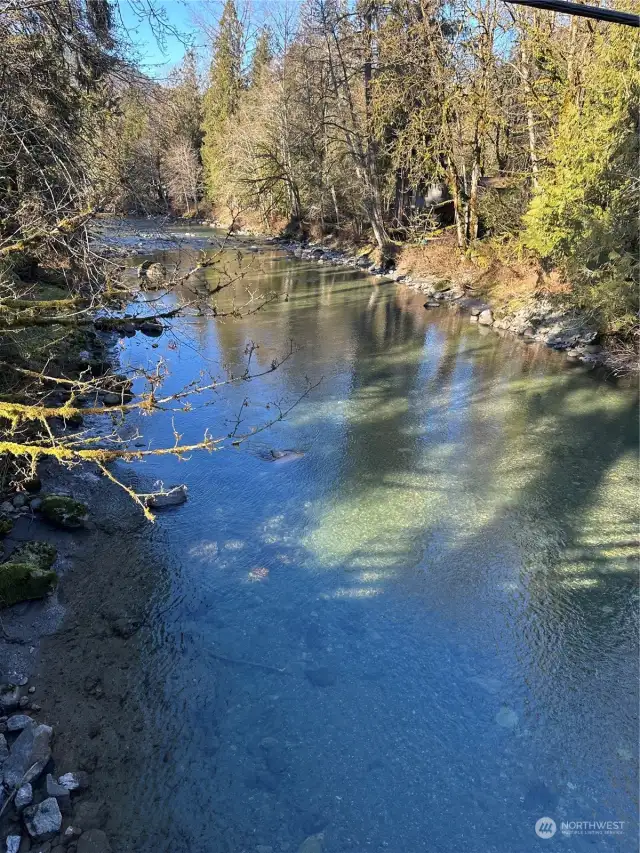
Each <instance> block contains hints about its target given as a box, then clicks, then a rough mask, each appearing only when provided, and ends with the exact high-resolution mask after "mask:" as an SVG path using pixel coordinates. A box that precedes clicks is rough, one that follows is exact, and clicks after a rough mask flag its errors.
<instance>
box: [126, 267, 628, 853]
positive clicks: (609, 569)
mask: <svg viewBox="0 0 640 853" xmlns="http://www.w3.org/2000/svg"><path fill="white" fill-rule="evenodd" d="M233 262H234V261H233V258H230V259H229V264H230V265H232V264H233ZM251 290H256V291H258V292H259V293H263V294H265V293H267V292H269V291H272V290H275V291H277V292H279V293H280V294H281V295H283V294H287V296H288V298H287V299H286V300H284V299H282V300H280V301H279V302H278V303H277V304H271V305H268V306H267V307H265V308H264V309H263V310H261V311H260V312H259V313H257V314H255V315H253V316H252V317H250V318H246V319H242V320H236V321H231V320H227V321H224V322H218V323H214V322H212V321H211V320H210V319H207V318H205V317H198V318H191V319H189V320H188V321H185V322H184V323H182V324H180V325H179V326H178V328H177V329H176V330H175V333H174V335H173V336H165V337H163V338H162V339H160V345H159V348H158V350H155V351H151V350H149V351H148V356H149V359H150V360H151V359H155V358H156V357H157V355H161V356H162V357H163V358H165V359H166V361H167V363H168V364H169V366H170V370H171V376H170V379H169V383H168V384H169V387H170V388H179V387H181V386H182V385H184V384H186V383H187V382H188V381H190V380H191V379H192V378H193V376H194V374H197V372H198V371H199V370H200V369H206V370H207V371H211V370H214V371H215V370H221V369H222V365H231V366H235V367H239V366H240V365H241V364H242V360H243V352H244V349H245V346H246V343H247V341H248V340H250V339H251V340H255V341H257V342H258V343H259V344H260V349H259V350H258V358H259V364H260V365H263V366H264V365H268V364H269V362H270V360H271V359H272V358H273V357H274V356H277V355H278V354H279V353H281V352H282V351H283V350H285V349H286V347H287V345H288V342H289V341H291V340H293V341H295V343H296V345H297V346H298V347H299V349H297V350H296V351H295V353H294V355H293V356H292V357H291V358H290V359H289V360H288V361H286V362H285V363H284V364H283V365H282V367H281V369H279V370H278V371H277V372H276V373H274V374H271V375H269V376H267V377H264V378H263V379H261V380H259V381H258V382H256V383H252V384H251V385H249V386H242V387H238V388H232V389H231V390H230V392H229V394H225V395H224V397H223V396H222V395H221V396H220V397H216V398H214V399H213V400H212V401H211V402H212V403H214V404H213V405H210V406H206V407H204V408H201V409H198V410H197V411H194V412H192V413H191V414H189V415H177V416H176V417H175V423H174V424H172V423H171V419H170V418H168V417H163V416H155V417H154V418H152V419H149V420H147V421H145V423H144V424H143V426H144V433H145V437H146V438H150V439H152V441H153V444H154V445H157V444H159V443H160V442H162V441H166V440H167V439H169V440H170V438H171V435H172V430H173V428H174V427H175V428H176V429H178V431H179V432H180V433H182V434H183V435H184V439H185V441H190V440H197V438H198V436H199V435H201V434H202V432H203V431H204V429H205V428H208V429H209V430H210V432H211V433H212V434H214V435H218V434H224V432H225V430H226V429H227V428H228V423H229V419H230V418H233V417H234V414H235V413H236V412H237V409H238V406H239V404H241V402H242V400H243V399H244V397H245V396H248V399H249V406H248V408H247V415H246V416H247V417H248V418H252V419H254V421H256V422H257V421H259V420H260V419H261V418H262V417H264V416H265V412H266V411H267V410H265V408H264V407H265V406H266V404H268V403H269V402H270V401H273V400H286V399H290V398H292V397H295V396H296V395H297V394H298V393H299V391H300V389H301V388H302V387H304V384H305V380H306V378H307V377H308V378H309V379H311V380H312V381H314V382H315V381H317V380H319V379H322V382H321V384H320V385H319V386H318V388H317V389H316V390H315V391H314V392H313V394H312V395H311V396H309V397H308V398H306V399H305V400H304V401H303V402H302V403H301V404H300V406H299V407H298V408H296V409H295V410H294V412H293V413H292V415H291V417H290V418H289V419H288V420H287V421H286V422H284V423H280V424H277V425H276V426H275V427H274V428H273V429H272V430H271V431H270V432H268V433H265V434H261V435H260V436H259V437H257V438H256V439H255V440H254V441H253V442H249V444H248V446H247V447H246V449H245V450H243V451H241V452H229V453H224V454H213V455H211V456H204V457H198V458H197V459H195V458H194V459H193V460H192V461H191V462H190V463H189V464H188V465H184V464H182V463H180V462H179V461H177V460H168V459H162V460H155V461H152V462H150V463H149V464H148V465H145V467H144V469H143V471H142V470H141V473H144V475H145V476H152V477H154V478H156V477H157V478H161V479H163V480H164V481H165V482H167V483H172V482H177V481H180V482H183V481H184V482H186V483H187V484H188V486H189V493H190V496H191V498H190V501H189V502H188V504H187V505H185V506H184V507H182V508H181V509H180V511H179V512H176V513H174V514H171V515H166V516H164V517H163V520H162V524H161V525H160V526H159V527H158V530H157V532H154V536H155V537H156V543H155V544H156V547H157V549H158V551H159V553H161V554H162V555H163V564H164V569H163V571H162V574H161V576H160V577H159V583H158V593H157V600H156V601H155V602H154V607H155V612H156V613H157V616H156V618H155V620H154V621H152V623H151V624H152V626H153V629H152V631H151V632H150V634H149V637H148V642H147V646H146V649H145V660H144V667H145V684H146V685H147V689H148V690H149V691H150V694H151V695H154V696H155V697H156V698H155V699H154V701H153V702H149V703H147V709H148V719H147V721H146V723H147V725H146V727H145V734H143V735H142V736H141V738H140V740H139V742H138V743H136V744H135V745H134V746H133V747H132V749H134V750H135V749H137V750H138V751H139V753H140V766H141V767H144V771H143V774H142V778H141V779H140V778H136V779H133V780H132V779H123V778H119V777H117V774H116V775H115V776H114V783H113V785H114V791H113V797H114V798H117V800H118V803H119V807H118V809H117V810H114V811H115V812H116V815H115V816H112V819H111V820H112V826H111V827H110V829H111V831H112V833H113V835H114V836H117V837H119V838H121V839H123V841H122V842H121V844H122V849H123V850H124V849H135V850H138V851H142V853H146V851H151V850H154V849H175V850H189V851H190V853H199V851H211V850H216V851H220V853H225V851H229V853H238V851H240V850H255V849H257V846H258V845H266V846H269V847H271V848H272V849H273V851H283V853H284V851H287V850H294V851H295V850H297V848H298V846H299V845H300V843H301V842H302V840H303V839H304V837H305V836H306V835H309V834H312V833H315V832H320V831H323V832H324V833H325V839H324V849H325V851H326V853H339V852H340V853H344V851H349V850H354V851H364V850H379V851H383V850H385V851H393V853H414V851H415V853H418V851H422V850H426V849H428V850H434V851H435V850H438V851H456V853H457V852H458V851H462V850H464V851H469V853H475V851H477V853H489V851H500V853H503V851H515V850H537V849H546V848H545V847H544V845H545V844H547V845H548V844H549V843H553V842H548V841H545V840H539V839H538V838H537V837H536V836H535V833H534V831H533V825H534V823H535V820H536V819H537V818H538V817H540V816H542V815H543V814H545V815H546V814H549V815H551V816H553V817H555V819H556V820H558V821H560V820H563V819H564V820H581V819H582V820H586V819H594V818H595V819H601V820H603V819H617V820H624V821H627V825H626V830H625V833H624V835H623V836H620V837H613V836H607V837H599V838H598V839H597V843H598V845H599V848H600V849H602V850H616V851H624V850H630V849H632V841H631V839H633V838H635V828H634V826H635V821H636V805H635V796H636V795H635V792H636V788H637V773H636V770H637V767H636V762H635V754H636V746H637V692H636V684H637V655H636V649H637V646H636V638H635V627H634V624H635V620H634V614H635V611H636V594H637V584H636V580H637V578H636V569H637V564H636V562H635V555H636V543H635V539H636V535H637V503H636V489H637V477H636V474H637V471H636V466H635V462H636V448H637V438H638V436H637V423H636V410H637V409H636V406H637V400H636V397H635V395H634V394H633V393H632V392H630V391H623V390H620V389H616V388H611V387H607V386H605V385H603V384H598V383H596V382H595V381H593V380H592V379H590V378H589V377H585V376H583V375H580V374H578V373H571V372H567V371H566V370H564V369H562V367H561V365H560V362H559V359H558V357H557V356H553V355H550V354H548V353H546V352H545V351H544V350H542V349H541V348H539V347H536V346H526V345H524V344H522V343H521V342H518V341H515V340H513V339H509V338H504V339H501V338H499V337H497V336H496V335H493V334H492V335H489V336H481V335H480V334H479V331H478V329H477V328H475V327H472V326H470V324H468V322H467V321H466V320H465V318H464V317H458V316H456V315H454V314H451V313H448V312H432V313H429V314H428V313H427V312H425V311H424V310H423V309H422V307H421V301H420V300H419V299H418V298H416V297H414V296H412V295H411V294H409V293H408V292H407V291H402V290H400V289H398V290H396V288H395V287H391V286H386V287H378V288H375V287H372V286H371V284H370V282H369V281H367V280H365V279H362V278H359V277H357V276H356V275H354V274H353V273H351V272H349V271H344V270H335V269H331V268H327V267H317V266H314V265H310V264H303V263H292V262H290V261H288V260H286V259H284V258H282V257H280V256H278V254H277V253H276V252H273V253H269V252H263V253H260V254H259V255H258V256H256V257H255V268H254V269H253V271H252V272H251V273H250V274H249V275H248V276H247V278H246V279H245V280H243V282H242V284H241V285H239V286H238V288H237V290H236V293H235V297H234V295H232V294H231V293H223V294H220V295H219V296H217V297H216V299H217V300H218V304H219V305H220V306H223V307H224V305H225V304H226V305H228V304H230V301H231V300H232V299H233V298H235V299H236V300H237V301H240V300H241V299H242V298H244V297H243V293H246V292H249V291H251ZM172 341H173V342H175V343H177V344H178V347H177V349H172V348H171V346H170V345H171V344H172ZM129 346H131V347H135V348H136V357H138V355H139V352H140V348H141V347H146V346H148V343H146V342H141V341H139V340H138V339H134V340H133V342H131V343H130V344H129ZM125 358H126V355H125ZM267 416H268V415H267ZM269 447H275V448H297V449H300V450H301V451H304V455H303V456H302V457H301V458H300V459H298V460H297V461H295V462H292V463H291V464H287V465H282V466H278V465H272V464H269V463H268V462H265V461H264V459H263V458H261V451H263V450H264V449H265V448H269ZM154 685H155V686H154ZM154 691H155V692H154ZM167 756H168V757H167ZM143 757H144V760H143ZM593 841H594V839H593V838H583V837H572V838H568V839H563V840H562V842H563V843H564V844H565V847H566V849H571V850H576V851H582V850H590V849H592V845H593Z"/></svg>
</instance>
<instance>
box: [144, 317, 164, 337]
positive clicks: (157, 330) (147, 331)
mask: <svg viewBox="0 0 640 853" xmlns="http://www.w3.org/2000/svg"><path fill="white" fill-rule="evenodd" d="M140 331H141V332H142V334H143V335H147V337H149V338H158V337H160V335H161V334H162V333H163V332H164V326H163V325H162V323H160V322H159V321H158V320H145V322H144V323H141V324H140Z"/></svg>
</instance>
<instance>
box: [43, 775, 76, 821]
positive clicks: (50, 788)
mask: <svg viewBox="0 0 640 853" xmlns="http://www.w3.org/2000/svg"><path fill="white" fill-rule="evenodd" d="M46 787H47V794H48V795H49V796H50V797H54V798H55V799H56V800H57V801H58V805H59V806H60V811H61V812H62V814H66V813H67V812H69V810H70V809H71V791H70V790H69V789H68V788H65V787H64V786H63V785H60V784H59V783H58V782H56V780H55V779H54V778H53V776H52V775H51V773H47V782H46Z"/></svg>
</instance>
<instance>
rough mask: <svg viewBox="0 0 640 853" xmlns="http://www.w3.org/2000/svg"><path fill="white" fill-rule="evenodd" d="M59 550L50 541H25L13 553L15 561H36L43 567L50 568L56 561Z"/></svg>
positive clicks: (13, 560) (12, 556)
mask: <svg viewBox="0 0 640 853" xmlns="http://www.w3.org/2000/svg"><path fill="white" fill-rule="evenodd" d="M57 556H58V552H57V551H56V549H55V548H54V547H53V545H49V543H48V542H37V541H35V540H34V541H33V542H23V544H22V545H18V547H17V548H16V549H15V550H14V551H13V552H12V553H11V561H12V562H15V563H34V564H35V565H36V566H38V567H39V568H41V569H50V568H51V566H52V565H53V564H54V563H55V561H56V557H57Z"/></svg>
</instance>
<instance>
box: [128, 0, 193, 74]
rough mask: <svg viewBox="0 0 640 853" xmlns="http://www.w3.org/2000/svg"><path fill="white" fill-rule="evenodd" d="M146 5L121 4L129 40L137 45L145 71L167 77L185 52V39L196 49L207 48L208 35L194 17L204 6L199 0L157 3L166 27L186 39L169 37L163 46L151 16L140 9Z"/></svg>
mask: <svg viewBox="0 0 640 853" xmlns="http://www.w3.org/2000/svg"><path fill="white" fill-rule="evenodd" d="M141 5H142V3H140V2H139V0H134V2H131V3H130V2H128V0H120V2H119V3H118V4H117V6H118V12H119V14H120V18H121V21H122V25H123V26H124V27H125V28H126V30H127V33H128V37H129V38H130V39H131V41H132V42H133V44H134V45H135V47H136V49H137V51H138V54H139V57H140V65H141V67H142V70H143V71H145V72H146V73H147V74H150V75H151V76H153V77H164V76H166V74H167V73H168V72H169V71H170V70H171V68H172V67H173V66H174V65H175V64H176V63H178V62H179V61H180V60H181V59H182V56H183V54H184V51H185V42H184V39H187V40H189V39H192V40H193V41H194V43H195V44H196V46H200V47H204V46H206V44H207V37H206V35H205V33H204V32H203V31H202V30H201V29H200V28H199V27H198V26H197V24H196V22H195V20H194V16H197V11H198V7H199V6H200V3H199V2H198V0H156V2H154V6H155V7H156V8H157V9H158V10H159V12H160V13H161V14H162V15H163V16H164V18H165V21H166V23H167V24H168V25H169V27H171V28H172V29H174V30H176V31H178V32H179V33H180V34H181V36H182V37H177V36H175V35H172V34H170V33H167V34H166V37H165V38H164V44H160V43H159V41H158V39H157V37H156V35H155V33H154V29H155V26H154V25H152V22H151V20H150V19H149V17H148V16H146V15H145V16H141V15H140V14H139V13H138V9H139V8H140V6H141Z"/></svg>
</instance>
